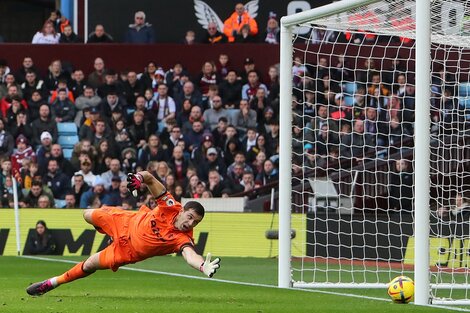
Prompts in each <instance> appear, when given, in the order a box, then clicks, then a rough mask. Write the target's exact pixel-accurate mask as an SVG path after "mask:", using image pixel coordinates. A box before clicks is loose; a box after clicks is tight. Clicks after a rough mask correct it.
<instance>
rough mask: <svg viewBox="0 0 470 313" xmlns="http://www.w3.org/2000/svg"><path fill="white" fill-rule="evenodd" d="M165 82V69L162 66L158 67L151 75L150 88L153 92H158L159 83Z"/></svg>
mask: <svg viewBox="0 0 470 313" xmlns="http://www.w3.org/2000/svg"><path fill="white" fill-rule="evenodd" d="M164 83H165V71H164V70H163V68H161V67H159V68H158V69H157V70H156V71H155V74H154V75H153V80H152V85H151V87H152V90H153V91H154V92H158V86H160V85H161V84H164Z"/></svg>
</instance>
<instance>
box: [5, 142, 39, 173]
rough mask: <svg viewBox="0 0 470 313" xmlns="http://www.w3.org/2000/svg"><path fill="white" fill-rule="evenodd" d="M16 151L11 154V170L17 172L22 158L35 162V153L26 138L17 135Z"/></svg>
mask: <svg viewBox="0 0 470 313" xmlns="http://www.w3.org/2000/svg"><path fill="white" fill-rule="evenodd" d="M16 148H17V149H16V151H15V152H14V153H13V154H12V155H11V165H12V170H13V171H17V172H19V171H20V169H21V166H22V163H23V160H24V159H26V158H28V159H30V160H32V161H33V162H36V153H34V150H33V148H32V147H31V146H30V145H29V141H28V139H27V138H26V137H25V136H23V135H19V136H18V138H16Z"/></svg>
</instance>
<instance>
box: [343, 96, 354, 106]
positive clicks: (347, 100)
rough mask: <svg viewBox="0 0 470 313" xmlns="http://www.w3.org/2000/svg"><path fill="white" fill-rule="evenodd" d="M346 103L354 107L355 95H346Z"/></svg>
mask: <svg viewBox="0 0 470 313" xmlns="http://www.w3.org/2000/svg"><path fill="white" fill-rule="evenodd" d="M344 103H345V104H346V105H347V106H349V107H352V106H353V105H354V97H353V96H344Z"/></svg>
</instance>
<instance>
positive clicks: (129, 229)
mask: <svg viewBox="0 0 470 313" xmlns="http://www.w3.org/2000/svg"><path fill="white" fill-rule="evenodd" d="M127 181H128V184H127V186H128V189H129V191H130V192H131V193H134V191H136V190H139V188H140V187H141V185H142V184H146V185H147V188H148V189H149V191H150V193H151V194H152V195H153V196H154V197H155V199H156V201H157V207H156V208H155V209H153V210H151V209H150V208H148V207H147V206H145V205H143V206H141V207H140V209H139V211H125V210H122V209H120V208H116V207H109V206H103V207H102V208H100V209H89V210H85V211H84V212H83V217H84V219H85V221H87V222H88V223H90V224H92V225H93V226H94V227H95V228H96V229H97V230H98V231H99V232H101V233H104V234H107V235H109V236H110V237H111V238H112V243H111V244H110V245H109V246H108V247H106V248H105V249H104V250H102V251H100V252H98V253H96V254H94V255H92V256H90V257H89V258H88V259H87V260H85V261H83V262H80V263H78V264H77V265H75V266H74V267H72V268H71V269H70V270H68V271H67V272H65V273H64V274H62V275H60V276H56V277H53V278H50V279H47V280H45V281H42V282H38V283H34V284H32V285H31V286H29V287H28V288H27V289H26V292H27V293H28V294H29V295H32V296H40V295H42V294H44V293H46V292H48V291H51V290H52V289H54V288H57V287H58V286H60V285H62V284H66V283H69V282H72V281H74V280H76V279H80V278H83V277H86V276H88V275H90V274H93V273H94V272H95V271H96V270H102V269H111V270H113V271H114V272H115V271H117V270H118V268H119V267H120V266H123V265H126V264H130V263H136V262H139V261H142V260H145V259H147V258H149V257H153V256H157V255H165V254H170V253H174V252H181V253H182V255H183V258H184V259H185V260H186V262H187V263H188V264H189V265H190V266H192V267H193V268H195V269H197V270H199V271H201V272H202V273H204V274H205V275H207V276H208V277H212V275H214V274H215V272H216V271H217V269H218V268H219V267H220V264H219V263H220V259H219V258H216V259H215V260H213V261H211V255H210V253H208V254H207V256H206V259H205V260H204V259H203V257H202V256H200V255H199V254H197V253H196V252H195V251H194V242H193V238H192V237H193V228H194V227H195V226H196V225H197V224H198V223H199V222H200V221H201V220H202V219H203V217H204V207H203V206H202V205H201V204H200V203H199V202H196V201H189V202H188V203H186V204H185V206H184V207H183V206H182V205H181V204H180V203H179V202H177V201H176V200H175V199H174V198H173V196H172V195H171V194H170V193H169V192H167V191H166V189H165V187H164V186H163V185H162V184H161V183H160V182H159V181H158V180H157V179H156V178H155V177H154V176H153V175H152V174H150V173H149V172H147V171H143V172H138V173H137V174H132V173H129V174H128V177H127Z"/></svg>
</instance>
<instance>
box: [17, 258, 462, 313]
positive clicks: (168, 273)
mask: <svg viewBox="0 0 470 313" xmlns="http://www.w3.org/2000/svg"><path fill="white" fill-rule="evenodd" d="M19 257H20V258H25V259H33V260H39V261H50V262H58V263H70V264H77V263H79V262H77V261H71V260H63V259H52V258H47V257H38V256H30V255H22V256H19ZM119 269H122V270H126V271H133V272H141V273H151V274H159V275H166V276H173V277H181V278H191V279H198V280H205V281H215V282H219V283H226V284H233V285H243V286H253V287H264V288H275V289H279V287H277V286H274V285H266V284H257V283H248V282H240V281H232V280H225V279H217V278H208V277H201V276H193V275H185V274H178V273H170V272H161V271H155V270H147V269H143V268H135V267H128V266H122V267H120V268H119ZM286 290H294V291H303V292H313V293H321V294H328V295H335V296H345V297H350V298H360V299H367V300H375V301H385V302H391V300H390V299H384V298H377V297H369V296H361V295H356V294H353V293H341V292H334V291H326V290H316V289H315V290H314V289H293V288H287V289H286ZM423 306H426V307H430V308H440V309H446V310H452V311H459V312H470V309H464V308H459V307H449V306H443V305H430V304H428V305H423Z"/></svg>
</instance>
